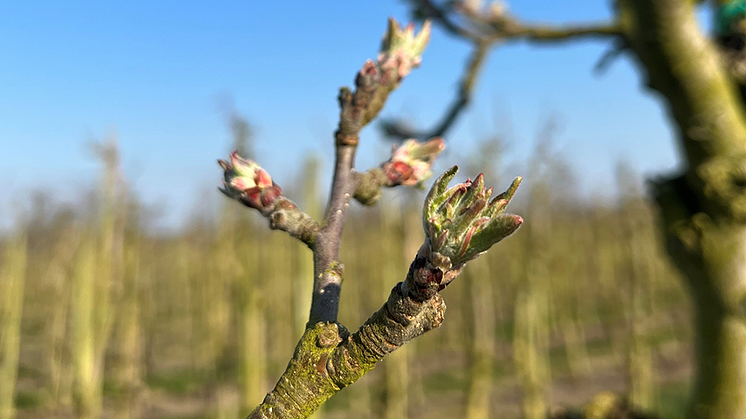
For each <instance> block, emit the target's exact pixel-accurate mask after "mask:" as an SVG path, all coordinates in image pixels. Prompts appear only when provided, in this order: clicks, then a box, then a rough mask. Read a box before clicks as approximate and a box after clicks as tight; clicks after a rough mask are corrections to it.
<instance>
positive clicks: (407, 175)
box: [381, 137, 445, 186]
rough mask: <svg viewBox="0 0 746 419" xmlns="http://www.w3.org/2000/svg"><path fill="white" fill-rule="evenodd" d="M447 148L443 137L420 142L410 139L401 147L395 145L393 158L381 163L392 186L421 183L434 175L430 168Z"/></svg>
mask: <svg viewBox="0 0 746 419" xmlns="http://www.w3.org/2000/svg"><path fill="white" fill-rule="evenodd" d="M444 148H445V142H444V141H443V139H442V138H440V137H438V138H433V139H431V140H429V141H425V142H419V141H417V140H414V139H409V140H407V141H405V142H404V143H402V145H400V146H399V147H396V146H394V148H393V150H392V155H391V159H389V160H388V161H386V162H384V163H383V164H382V165H381V169H383V172H384V173H385V174H386V178H387V179H388V181H389V183H390V186H397V185H405V186H413V185H421V184H422V182H424V181H425V180H427V179H429V178H430V176H432V174H433V173H432V171H431V170H430V168H431V167H432V165H433V162H434V161H435V158H436V157H437V156H438V154H440V152H441V151H443V149H444Z"/></svg>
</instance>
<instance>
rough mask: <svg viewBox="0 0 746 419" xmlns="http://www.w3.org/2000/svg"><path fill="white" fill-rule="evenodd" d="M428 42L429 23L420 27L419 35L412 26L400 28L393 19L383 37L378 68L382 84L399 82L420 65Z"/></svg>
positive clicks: (390, 20)
mask: <svg viewBox="0 0 746 419" xmlns="http://www.w3.org/2000/svg"><path fill="white" fill-rule="evenodd" d="M429 41H430V22H429V21H426V22H425V23H424V24H423V25H422V29H421V30H420V33H418V34H417V35H416V36H415V34H414V24H412V23H410V24H408V25H407V26H406V27H404V28H402V27H400V26H399V23H398V22H397V21H396V20H394V19H393V18H390V19H389V26H388V28H387V30H386V33H385V34H384V35H383V41H382V42H381V51H380V52H379V54H378V66H379V67H380V69H381V72H382V73H383V74H382V76H383V77H382V79H383V84H387V83H391V82H394V83H398V82H400V81H401V80H402V79H403V78H404V77H405V76H406V75H407V74H409V72H410V71H412V69H413V68H415V67H417V66H419V65H420V62H421V61H422V52H423V51H424V50H425V47H426V46H427V43H428V42H429Z"/></svg>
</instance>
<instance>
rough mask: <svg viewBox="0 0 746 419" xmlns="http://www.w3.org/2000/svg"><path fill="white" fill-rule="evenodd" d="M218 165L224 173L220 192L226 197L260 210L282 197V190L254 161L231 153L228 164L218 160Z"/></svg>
mask: <svg viewBox="0 0 746 419" xmlns="http://www.w3.org/2000/svg"><path fill="white" fill-rule="evenodd" d="M218 164H219V165H220V167H222V168H223V171H224V172H225V173H224V179H223V187H222V188H220V191H221V192H223V193H224V194H225V195H227V196H228V197H230V198H233V199H236V200H239V201H241V202H242V203H244V204H245V205H247V206H249V207H252V208H256V209H259V210H261V209H265V208H269V207H270V206H271V205H272V204H273V203H274V201H275V200H276V199H277V198H278V197H280V196H282V190H281V189H280V187H279V186H278V185H277V184H276V183H274V182H273V181H272V177H271V176H270V175H269V173H267V171H266V170H264V169H263V168H262V167H261V166H259V165H258V164H257V163H256V162H255V161H253V160H248V159H244V158H242V157H241V156H239V155H238V152H237V151H234V152H233V153H231V156H230V162H227V161H225V160H218Z"/></svg>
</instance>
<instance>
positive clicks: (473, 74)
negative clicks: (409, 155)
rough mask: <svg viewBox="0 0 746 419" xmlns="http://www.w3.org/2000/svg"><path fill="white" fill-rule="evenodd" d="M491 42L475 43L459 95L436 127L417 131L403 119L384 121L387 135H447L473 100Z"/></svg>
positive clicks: (383, 124) (404, 137)
mask: <svg viewBox="0 0 746 419" xmlns="http://www.w3.org/2000/svg"><path fill="white" fill-rule="evenodd" d="M491 44H492V43H491V42H478V43H476V44H475V45H474V50H473V51H472V53H471V56H470V57H469V61H468V62H467V63H466V68H465V69H464V73H463V74H462V76H461V80H460V82H459V89H458V95H457V96H456V97H455V98H454V100H453V102H452V103H451V106H450V107H449V108H448V110H447V111H446V113H445V114H444V115H443V117H442V119H441V121H440V123H439V124H438V125H437V126H436V127H435V128H434V129H432V130H431V131H427V132H416V131H413V130H410V129H406V127H405V126H404V124H403V123H402V121H397V120H390V121H383V122H382V123H381V127H382V129H383V131H384V133H385V134H386V136H388V137H390V138H398V139H402V140H403V139H407V138H418V139H427V138H432V137H442V136H445V134H446V133H447V132H448V130H450V129H451V127H453V125H454V123H455V122H456V120H457V119H458V117H459V115H460V114H461V113H462V112H463V111H464V109H466V107H467V106H468V105H469V103H470V102H471V98H472V95H473V92H474V85H475V84H476V80H477V76H478V75H479V73H480V71H481V70H482V67H483V66H484V63H485V60H486V58H487V55H488V52H489V48H490V46H491Z"/></svg>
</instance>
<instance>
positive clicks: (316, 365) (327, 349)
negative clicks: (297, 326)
mask: <svg viewBox="0 0 746 419" xmlns="http://www.w3.org/2000/svg"><path fill="white" fill-rule="evenodd" d="M423 248H424V246H423ZM426 255H427V252H424V251H422V250H421V251H420V252H419V253H418V255H417V256H416V258H415V260H414V261H413V262H412V264H411V265H410V267H409V272H408V273H407V277H406V279H405V280H404V281H403V282H400V283H398V284H396V285H395V286H394V288H393V289H392V290H391V293H390V295H389V298H388V300H387V301H386V303H384V305H383V306H382V307H381V308H380V309H379V310H378V311H377V312H375V313H374V314H373V315H372V316H371V317H370V318H369V319H368V320H367V321H366V322H365V323H364V324H363V325H362V326H361V327H360V329H358V331H357V332H355V333H353V334H352V335H350V334H349V332H348V331H347V329H345V328H344V327H343V326H342V325H340V324H338V323H336V322H319V323H316V324H315V325H314V326H313V327H310V328H308V329H307V330H306V333H305V334H304V335H303V337H302V338H301V340H300V342H299V343H298V346H297V347H296V348H295V353H294V354H293V358H292V359H291V360H290V362H289V363H288V366H287V369H286V370H285V372H284V373H283V375H282V377H281V378H280V380H279V381H278V383H277V385H276V386H275V388H274V390H272V392H271V393H270V394H268V395H267V397H266V398H265V399H264V402H263V403H262V404H261V405H260V406H258V407H257V408H256V409H255V410H254V411H253V412H252V413H251V414H250V415H249V417H248V419H302V418H306V417H308V416H309V415H310V414H311V413H313V412H314V411H315V410H316V409H318V408H319V406H321V405H322V404H323V403H324V402H325V401H326V400H327V399H329V398H330V397H331V396H333V395H334V394H336V393H337V392H338V391H339V390H341V389H342V388H344V387H346V386H348V385H350V384H352V383H354V382H355V381H357V380H358V379H360V378H361V377H362V376H363V375H365V374H366V373H367V372H368V371H370V370H372V369H373V367H375V365H376V364H377V363H378V362H380V361H381V360H382V359H383V358H384V357H385V356H386V355H388V354H390V353H391V352H393V351H394V350H396V349H397V348H399V347H400V346H402V345H404V344H405V343H407V342H409V341H411V340H412V339H414V338H416V337H418V336H420V335H422V334H424V333H425V332H427V331H429V330H432V329H434V328H436V327H438V326H440V324H441V322H442V321H443V318H444V315H445V309H446V305H445V302H444V301H443V298H442V297H441V296H440V294H439V293H438V290H439V288H440V283H439V282H438V281H434V280H433V277H434V275H433V272H436V271H437V272H440V271H439V268H437V267H436V266H435V265H433V261H430V260H428V259H427V257H426ZM458 272H459V271H458V270H456V271H451V272H450V273H449V274H448V275H447V276H449V277H450V278H451V279H452V278H453V277H455V275H457V274H458ZM445 276H446V275H440V276H439V277H441V278H442V277H445Z"/></svg>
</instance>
